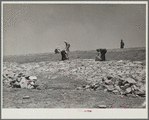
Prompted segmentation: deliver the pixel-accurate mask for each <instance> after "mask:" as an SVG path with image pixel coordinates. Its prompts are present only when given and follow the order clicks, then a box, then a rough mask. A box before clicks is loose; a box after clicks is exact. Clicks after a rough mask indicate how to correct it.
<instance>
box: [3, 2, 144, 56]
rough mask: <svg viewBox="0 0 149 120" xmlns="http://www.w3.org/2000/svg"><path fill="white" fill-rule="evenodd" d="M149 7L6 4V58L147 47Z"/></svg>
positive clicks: (4, 17)
mask: <svg viewBox="0 0 149 120" xmlns="http://www.w3.org/2000/svg"><path fill="white" fill-rule="evenodd" d="M145 7H146V6H145V4H144V5H143V4H142V5H141V4H138V5H137V4H133V5H130V4H109V5H108V4H107V5H106V4H105V5H104V4H94V5H93V4H92V5H91V4H76V5H75V4H71V5H70V4H67V5H64V4H57V5H56V4H53V5H52V4H4V6H3V25H4V26H3V51H4V55H19V54H32V53H48V52H54V49H55V48H56V47H57V46H59V48H60V49H61V50H62V49H64V47H65V44H64V41H65V40H66V41H68V42H69V43H70V45H71V47H70V51H75V50H95V49H97V48H107V49H113V48H119V47H120V40H121V39H123V40H124V42H125V48H130V47H145V46H146V39H145V37H146V34H145V31H146V27H145V26H146V24H145V23H146V8H145Z"/></svg>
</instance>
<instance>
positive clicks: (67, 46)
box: [64, 41, 70, 52]
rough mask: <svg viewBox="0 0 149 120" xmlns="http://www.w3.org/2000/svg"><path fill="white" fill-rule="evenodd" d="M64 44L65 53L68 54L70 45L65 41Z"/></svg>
mask: <svg viewBox="0 0 149 120" xmlns="http://www.w3.org/2000/svg"><path fill="white" fill-rule="evenodd" d="M64 43H65V44H66V48H65V49H66V51H67V52H69V48H70V44H69V43H68V42H66V41H64Z"/></svg>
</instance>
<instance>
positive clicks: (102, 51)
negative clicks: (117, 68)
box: [95, 49, 107, 61]
mask: <svg viewBox="0 0 149 120" xmlns="http://www.w3.org/2000/svg"><path fill="white" fill-rule="evenodd" d="M96 51H97V55H96V59H95V61H105V60H106V58H105V54H106V52H107V50H106V49H97V50H96Z"/></svg>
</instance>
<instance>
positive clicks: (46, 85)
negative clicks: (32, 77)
mask: <svg viewBox="0 0 149 120" xmlns="http://www.w3.org/2000/svg"><path fill="white" fill-rule="evenodd" d="M95 54H96V51H75V52H70V55H69V57H70V60H73V59H95ZM145 54H146V51H145V48H131V49H124V50H121V49H114V50H108V52H107V54H106V60H107V61H110V60H131V61H144V64H145ZM60 60H61V55H60V54H54V53H50V54H48V53H45V54H36V55H23V56H5V57H4V62H17V63H20V64H23V63H30V62H41V61H43V62H44V61H60ZM74 77H75V76H72V78H70V77H67V76H63V77H60V78H56V79H51V80H49V79H46V78H44V76H42V75H38V79H39V81H37V83H36V84H38V85H40V86H41V90H37V89H31V90H28V89H19V88H9V87H8V86H6V85H3V108H97V106H98V105H100V104H105V105H106V106H107V108H138V106H140V105H141V104H142V103H143V102H144V100H145V97H134V96H123V97H122V96H118V95H114V94H113V93H110V92H104V91H103V90H98V91H87V90H77V89H76V87H77V86H81V85H84V84H87V83H86V81H85V80H82V79H77V80H76V79H74ZM23 96H29V97H30V98H29V99H23Z"/></svg>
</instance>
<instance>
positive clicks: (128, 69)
mask: <svg viewBox="0 0 149 120" xmlns="http://www.w3.org/2000/svg"><path fill="white" fill-rule="evenodd" d="M38 74H41V75H42V76H44V77H45V78H46V79H56V78H58V77H60V76H69V77H72V76H75V77H74V79H83V80H86V82H87V83H88V85H84V86H82V87H78V88H77V89H78V90H81V89H85V90H90V89H93V90H101V89H103V90H104V91H109V92H113V93H114V94H126V93H127V94H135V95H139V96H145V92H146V87H145V85H146V67H145V64H142V62H140V61H135V62H131V61H128V60H120V61H116V60H113V61H104V62H100V61H96V62H95V60H94V59H78V60H76V59H75V60H70V61H59V62H52V61H47V62H38V63H36V62H32V63H24V64H18V63H12V62H3V83H4V85H7V84H8V86H10V87H12V88H27V89H35V88H36V89H37V88H38V89H39V87H35V82H36V81H37V77H36V76H37V75H38ZM30 75H31V76H30ZM130 89H131V90H130ZM116 90H117V91H116ZM141 90H142V91H141Z"/></svg>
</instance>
